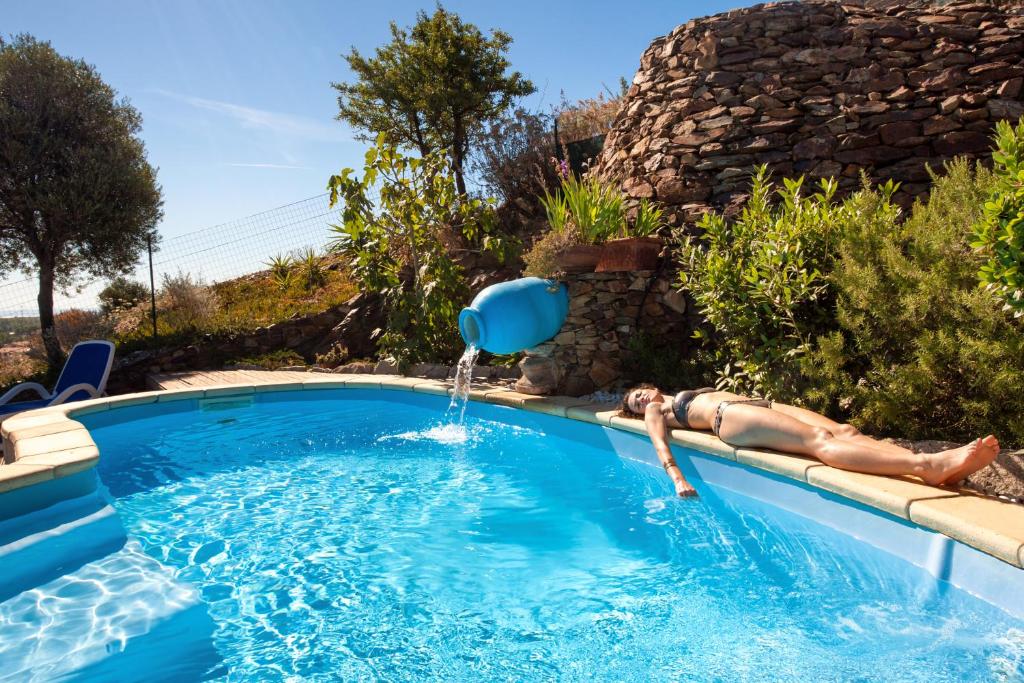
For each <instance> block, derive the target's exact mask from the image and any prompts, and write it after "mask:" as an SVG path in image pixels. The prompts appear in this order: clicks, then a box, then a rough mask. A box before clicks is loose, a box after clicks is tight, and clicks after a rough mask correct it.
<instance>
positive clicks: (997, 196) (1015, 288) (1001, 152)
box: [971, 117, 1024, 317]
mask: <svg viewBox="0 0 1024 683" xmlns="http://www.w3.org/2000/svg"><path fill="white" fill-rule="evenodd" d="M995 142H996V151H995V152H994V153H993V154H992V161H993V166H994V170H995V183H994V187H993V188H992V192H991V194H990V195H989V196H988V198H987V199H988V201H986V202H985V204H984V206H985V211H984V214H983V215H982V217H981V220H979V221H978V223H977V226H976V228H975V236H974V241H973V242H972V243H971V246H973V247H974V248H976V249H978V250H979V251H981V253H982V254H984V256H985V257H986V261H985V262H984V263H983V265H982V266H981V269H980V270H979V271H978V278H979V279H980V280H981V283H982V284H984V285H986V286H987V289H988V290H989V291H991V292H994V293H995V294H996V296H998V297H999V298H1000V300H1002V301H1003V302H1004V305H1005V306H1006V310H1008V311H1013V312H1014V315H1015V316H1017V317H1020V316H1022V315H1024V117H1022V118H1021V119H1020V121H1019V122H1018V123H1017V126H1016V127H1014V126H1012V125H1010V124H1009V123H1008V122H1006V121H999V122H998V123H997V124H996V136H995Z"/></svg>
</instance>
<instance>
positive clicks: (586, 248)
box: [557, 244, 604, 273]
mask: <svg viewBox="0 0 1024 683" xmlns="http://www.w3.org/2000/svg"><path fill="white" fill-rule="evenodd" d="M603 250H604V248H603V247H600V246H595V245H593V244H577V245H575V246H572V247H569V248H568V249H566V250H565V251H562V252H560V253H559V254H558V259H557V262H558V268H559V270H561V271H562V272H565V273H593V272H594V268H595V267H596V266H597V262H598V261H599V260H600V259H601V254H602V253H603Z"/></svg>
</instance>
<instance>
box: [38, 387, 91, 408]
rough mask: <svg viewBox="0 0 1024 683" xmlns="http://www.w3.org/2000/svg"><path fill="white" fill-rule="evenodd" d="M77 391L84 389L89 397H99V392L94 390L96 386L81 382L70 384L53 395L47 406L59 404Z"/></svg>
mask: <svg viewBox="0 0 1024 683" xmlns="http://www.w3.org/2000/svg"><path fill="white" fill-rule="evenodd" d="M79 391H84V392H86V393H88V394H89V398H99V396H100V392H98V391H96V387H94V386H93V385H91V384H87V383H85V382H82V383H80V384H72V385H71V386H70V387H68V388H67V389H65V390H64V391H62V392H60V393H59V394H57V395H56V396H54V397H53V398H52V399H51V400H50V402H49V403H47V404H46V405H49V406H59V405H60V404H61V403H64V402H65V401H67V400H68V399H69V398H70V397H71V396H74V395H75V394H77V393H78V392H79Z"/></svg>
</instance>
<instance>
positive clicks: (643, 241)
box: [597, 237, 664, 273]
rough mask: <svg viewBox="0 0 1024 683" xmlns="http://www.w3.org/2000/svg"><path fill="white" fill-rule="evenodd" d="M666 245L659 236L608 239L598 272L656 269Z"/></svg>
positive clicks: (598, 265) (598, 264) (602, 252)
mask: <svg viewBox="0 0 1024 683" xmlns="http://www.w3.org/2000/svg"><path fill="white" fill-rule="evenodd" d="M662 246H664V244H663V242H662V241H661V239H660V238H657V237H626V238H624V239H618V240H608V241H607V242H605V243H604V247H603V249H602V250H601V259H600V261H598V263H597V272H598V273H616V272H620V271H626V270H654V269H655V268H657V267H658V256H659V255H660V254H661V248H662Z"/></svg>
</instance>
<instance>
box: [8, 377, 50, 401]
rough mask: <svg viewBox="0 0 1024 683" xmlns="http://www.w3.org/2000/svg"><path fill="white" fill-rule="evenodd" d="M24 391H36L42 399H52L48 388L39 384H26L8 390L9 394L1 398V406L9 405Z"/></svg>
mask: <svg viewBox="0 0 1024 683" xmlns="http://www.w3.org/2000/svg"><path fill="white" fill-rule="evenodd" d="M23 391H34V392H36V393H37V394H39V397H40V398H43V399H48V398H51V396H50V392H49V391H47V389H46V387H44V386H43V385H42V384H39V383H37V382H24V383H22V384H19V385H18V386H16V387H11V388H10V389H8V390H7V393H5V394H4V395H3V396H0V406H2V405H4V404H5V403H9V402H10V401H11V399H12V398H14V397H15V396H17V395H18V394H20V393H21V392H23Z"/></svg>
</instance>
